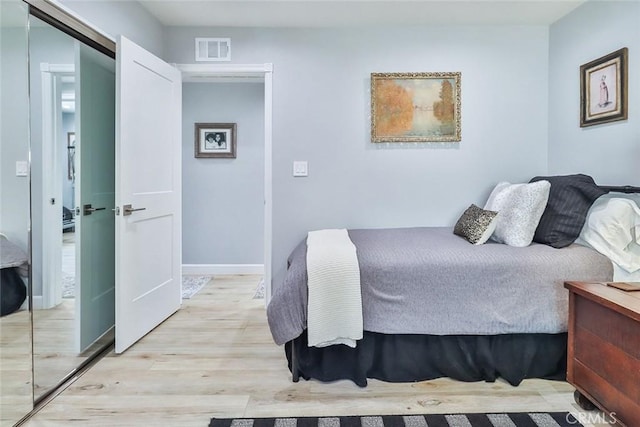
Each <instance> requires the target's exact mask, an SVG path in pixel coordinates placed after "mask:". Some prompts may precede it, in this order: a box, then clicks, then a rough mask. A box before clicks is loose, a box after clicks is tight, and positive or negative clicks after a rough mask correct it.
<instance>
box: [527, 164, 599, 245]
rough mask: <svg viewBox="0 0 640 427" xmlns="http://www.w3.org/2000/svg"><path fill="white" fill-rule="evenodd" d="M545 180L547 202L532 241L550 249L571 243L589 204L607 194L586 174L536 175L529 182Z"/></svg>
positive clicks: (579, 229) (577, 233)
mask: <svg viewBox="0 0 640 427" xmlns="http://www.w3.org/2000/svg"><path fill="white" fill-rule="evenodd" d="M541 180H545V181H549V182H550V183H551V190H550V192H549V201H548V202H547V207H546V208H545V210H544V212H543V214H542V218H540V223H539V224H538V228H536V232H535V234H534V236H533V241H534V242H538V243H544V244H545V245H549V246H552V247H554V248H564V247H565V246H569V245H570V244H572V243H573V242H574V241H575V240H576V239H577V238H578V236H579V235H580V231H581V230H582V226H583V225H584V222H585V220H586V218H587V213H588V212H589V208H591V205H592V204H593V202H594V201H595V200H596V199H597V198H598V197H600V196H602V195H603V194H606V193H607V192H606V191H605V190H602V189H601V188H600V187H598V186H597V185H596V183H595V182H594V181H593V178H591V177H590V176H588V175H583V174H576V175H563V176H536V177H535V178H532V179H531V181H529V182H535V181H541Z"/></svg>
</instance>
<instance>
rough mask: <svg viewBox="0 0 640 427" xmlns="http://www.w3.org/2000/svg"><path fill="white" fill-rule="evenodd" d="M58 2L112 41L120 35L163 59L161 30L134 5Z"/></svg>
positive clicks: (77, 0) (78, 0)
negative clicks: (104, 33) (111, 38)
mask: <svg viewBox="0 0 640 427" xmlns="http://www.w3.org/2000/svg"><path fill="white" fill-rule="evenodd" d="M59 2H60V3H61V4H62V5H63V6H65V7H67V8H68V9H70V10H72V11H73V12H75V13H77V14H78V15H79V16H81V17H82V18H83V19H84V20H86V21H87V22H89V23H90V24H92V25H94V26H95V27H97V28H98V29H100V30H102V31H104V32H106V33H107V34H109V35H111V36H112V37H114V38H115V37H116V36H117V35H119V34H122V35H124V36H125V37H127V38H128V39H130V40H132V41H133V42H135V43H137V44H139V45H140V46H142V47H143V48H145V49H147V50H148V51H149V52H151V53H153V54H155V55H156V56H158V57H160V58H162V57H163V54H164V52H163V46H164V38H163V29H164V27H163V26H162V24H160V22H159V21H158V20H157V19H156V18H155V17H154V16H153V15H151V14H150V13H149V12H148V11H147V10H146V9H145V8H144V7H142V5H140V3H138V2H137V1H103V0H96V1H86V0H59Z"/></svg>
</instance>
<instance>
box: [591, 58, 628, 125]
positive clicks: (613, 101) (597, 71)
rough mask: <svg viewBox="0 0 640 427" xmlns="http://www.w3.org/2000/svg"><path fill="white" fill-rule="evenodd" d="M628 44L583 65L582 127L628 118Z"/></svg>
mask: <svg viewBox="0 0 640 427" xmlns="http://www.w3.org/2000/svg"><path fill="white" fill-rule="evenodd" d="M627 56H628V49H627V48H626V47H624V48H622V49H620V50H617V51H615V52H613V53H610V54H608V55H605V56H603V57H601V58H598V59H595V60H593V61H591V62H588V63H586V64H584V65H582V66H580V127H585V126H593V125H598V124H602V123H608V122H614V121H617V120H626V119H627V88H628V82H627V79H628V76H627Z"/></svg>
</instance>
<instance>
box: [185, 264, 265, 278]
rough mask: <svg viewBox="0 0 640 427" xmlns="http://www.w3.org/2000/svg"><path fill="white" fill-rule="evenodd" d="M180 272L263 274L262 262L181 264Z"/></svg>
mask: <svg viewBox="0 0 640 427" xmlns="http://www.w3.org/2000/svg"><path fill="white" fill-rule="evenodd" d="M182 274H202V275H209V274H211V275H214V276H215V275H216V274H264V264H182Z"/></svg>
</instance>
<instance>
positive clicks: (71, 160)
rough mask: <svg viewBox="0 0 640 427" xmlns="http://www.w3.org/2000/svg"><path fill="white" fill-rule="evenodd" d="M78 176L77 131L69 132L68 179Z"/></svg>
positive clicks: (71, 179)
mask: <svg viewBox="0 0 640 427" xmlns="http://www.w3.org/2000/svg"><path fill="white" fill-rule="evenodd" d="M75 178H76V133H75V132H67V179H68V180H69V181H73V180H75Z"/></svg>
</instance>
